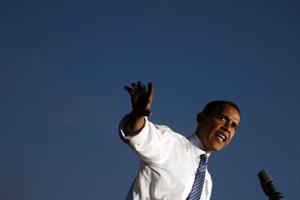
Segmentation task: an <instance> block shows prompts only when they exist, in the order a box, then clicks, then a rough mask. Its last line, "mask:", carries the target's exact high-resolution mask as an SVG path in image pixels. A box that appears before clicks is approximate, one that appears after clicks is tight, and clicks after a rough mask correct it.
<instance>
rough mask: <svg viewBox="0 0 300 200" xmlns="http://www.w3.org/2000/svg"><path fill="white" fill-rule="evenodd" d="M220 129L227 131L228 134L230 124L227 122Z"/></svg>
mask: <svg viewBox="0 0 300 200" xmlns="http://www.w3.org/2000/svg"><path fill="white" fill-rule="evenodd" d="M222 129H223V130H224V131H227V132H228V133H230V122H229V121H227V122H226V123H225V124H224V126H222Z"/></svg>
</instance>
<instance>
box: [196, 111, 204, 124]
mask: <svg viewBox="0 0 300 200" xmlns="http://www.w3.org/2000/svg"><path fill="white" fill-rule="evenodd" d="M205 118H206V117H205V115H204V113H203V112H199V113H198V114H197V123H198V124H201V123H203V122H204V120H205Z"/></svg>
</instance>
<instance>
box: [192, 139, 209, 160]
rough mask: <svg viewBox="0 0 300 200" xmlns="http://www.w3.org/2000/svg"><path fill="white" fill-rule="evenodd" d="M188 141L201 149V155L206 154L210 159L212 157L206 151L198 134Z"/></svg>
mask: <svg viewBox="0 0 300 200" xmlns="http://www.w3.org/2000/svg"><path fill="white" fill-rule="evenodd" d="M188 140H189V141H190V142H191V143H192V144H193V145H194V146H195V147H197V148H198V149H199V151H200V154H206V155H207V156H208V157H209V156H210V154H211V153H207V152H205V151H204V148H203V144H202V143H201V141H200V139H199V138H198V136H197V135H196V134H193V135H191V136H190V137H189V138H188Z"/></svg>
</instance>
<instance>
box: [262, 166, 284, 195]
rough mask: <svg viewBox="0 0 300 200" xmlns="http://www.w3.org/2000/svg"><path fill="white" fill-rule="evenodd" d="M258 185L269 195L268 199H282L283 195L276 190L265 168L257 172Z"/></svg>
mask: <svg viewBox="0 0 300 200" xmlns="http://www.w3.org/2000/svg"><path fill="white" fill-rule="evenodd" d="M258 178H259V181H260V185H261V187H262V189H263V191H264V193H265V194H266V195H267V196H268V197H269V199H270V200H282V199H283V196H282V194H281V193H280V192H278V191H277V190H276V188H275V186H274V184H273V179H272V177H271V176H270V174H269V173H268V171H267V170H261V171H260V172H259V173H258Z"/></svg>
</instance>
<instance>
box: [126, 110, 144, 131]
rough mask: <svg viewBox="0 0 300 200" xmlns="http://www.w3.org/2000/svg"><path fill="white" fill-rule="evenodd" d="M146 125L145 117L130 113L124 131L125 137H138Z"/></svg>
mask: <svg viewBox="0 0 300 200" xmlns="http://www.w3.org/2000/svg"><path fill="white" fill-rule="evenodd" d="M144 125H145V117H144V116H137V115H136V114H135V113H133V112H131V113H129V114H128V115H127V116H126V118H125V121H124V126H123V131H124V134H125V136H135V135H137V134H138V133H139V132H140V131H141V130H142V129H143V127H144Z"/></svg>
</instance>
